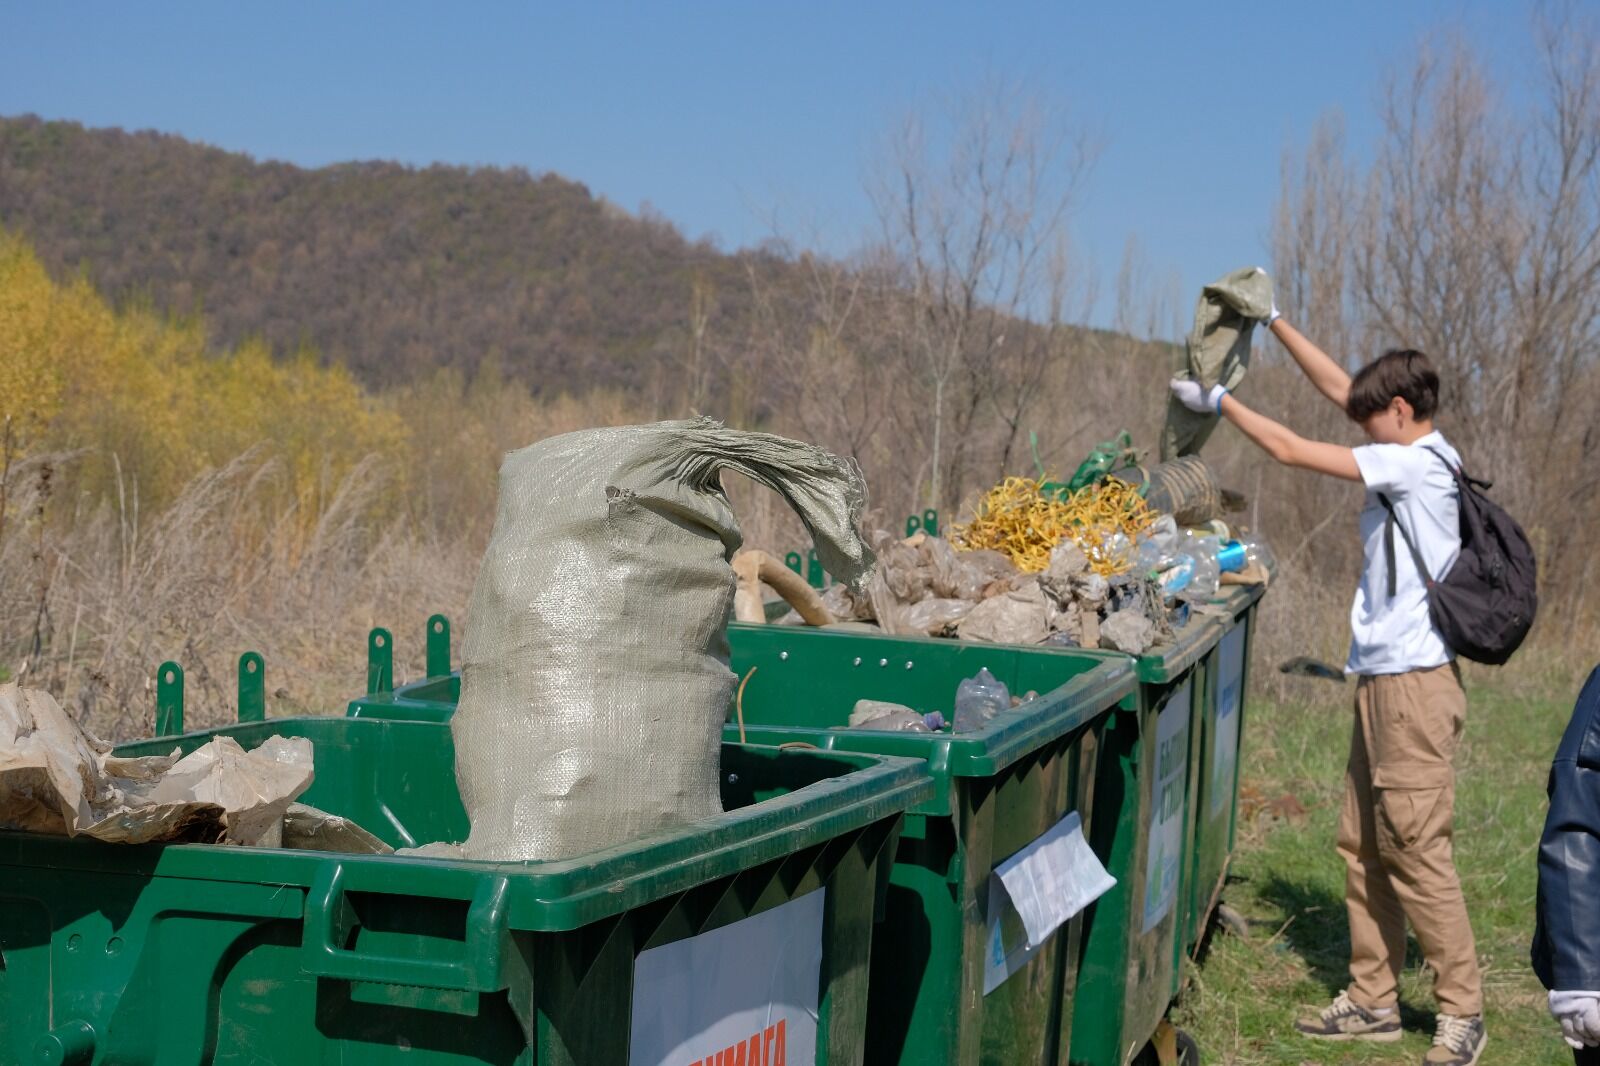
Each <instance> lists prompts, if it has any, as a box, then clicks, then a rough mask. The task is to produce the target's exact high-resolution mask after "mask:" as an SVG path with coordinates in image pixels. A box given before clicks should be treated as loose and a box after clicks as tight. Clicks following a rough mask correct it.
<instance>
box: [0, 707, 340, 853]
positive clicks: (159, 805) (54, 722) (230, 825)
mask: <svg viewBox="0 0 1600 1066" xmlns="http://www.w3.org/2000/svg"><path fill="white" fill-rule="evenodd" d="M311 778H312V748H311V742H310V741H309V740H306V739H304V738H303V737H269V738H268V739H267V740H266V741H265V742H264V743H262V744H261V745H260V746H259V747H257V748H255V749H253V750H251V751H245V750H244V748H242V747H240V745H239V743H238V741H236V740H234V739H233V738H232V737H217V738H216V739H215V740H212V741H211V742H210V743H208V744H205V745H203V746H202V747H199V748H196V749H195V750H194V751H192V752H190V753H189V754H188V755H185V756H183V757H181V758H180V757H179V755H178V749H176V748H174V749H173V752H172V754H171V755H162V756H150V757H145V758H137V759H124V758H118V757H117V756H114V755H112V754H111V749H110V747H109V745H106V744H103V743H101V742H100V741H98V740H96V739H95V738H93V737H92V736H90V735H89V734H88V733H87V732H85V731H84V730H83V728H82V727H80V726H79V725H78V723H77V722H76V721H74V720H73V719H72V717H71V716H70V715H68V714H67V713H66V712H65V711H63V710H62V709H61V707H60V705H59V704H57V703H56V701H55V699H54V698H52V697H51V696H50V694H49V693H47V692H43V691H40V690H38V689H23V688H21V687H19V686H18V685H16V684H15V683H12V684H7V685H0V828H6V829H20V830H24V831H28V832H35V833H49V834H52V835H55V836H68V837H75V836H88V837H93V838H94V839H96V840H104V841H108V842H112V843H123V844H144V843H152V842H157V841H190V842H210V843H216V842H223V843H231V844H255V845H264V846H269V847H272V846H277V845H278V844H279V843H280V842H281V838H282V832H283V819H284V813H285V811H286V810H287V809H288V807H289V804H290V803H292V802H293V801H294V800H295V798H296V797H298V796H299V795H300V794H301V793H302V792H304V791H305V790H306V789H307V788H309V787H310V785H311Z"/></svg>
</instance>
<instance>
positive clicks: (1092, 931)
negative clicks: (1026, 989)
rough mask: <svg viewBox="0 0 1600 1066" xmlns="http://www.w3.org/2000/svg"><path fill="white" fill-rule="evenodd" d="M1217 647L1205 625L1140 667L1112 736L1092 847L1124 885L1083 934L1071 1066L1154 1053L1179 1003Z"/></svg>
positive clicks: (1099, 783) (1095, 911) (1213, 627)
mask: <svg viewBox="0 0 1600 1066" xmlns="http://www.w3.org/2000/svg"><path fill="white" fill-rule="evenodd" d="M1221 636H1222V631H1221V628H1220V626H1218V625H1217V623H1216V621H1215V620H1214V619H1211V618H1208V617H1206V616H1203V615H1196V616H1194V618H1193V620H1192V621H1191V622H1190V623H1189V624H1188V625H1187V626H1185V627H1184V628H1183V629H1181V630H1179V632H1178V634H1177V638H1176V640H1174V641H1173V643H1171V644H1169V645H1163V646H1159V647H1157V648H1154V649H1152V650H1151V651H1150V652H1149V653H1147V654H1145V655H1143V656H1141V657H1140V658H1139V659H1138V672H1139V700H1138V709H1137V710H1136V711H1135V712H1133V713H1128V714H1118V715H1116V716H1114V717H1113V718H1112V720H1111V722H1110V724H1109V726H1108V727H1107V729H1106V731H1105V740H1104V745H1103V749H1102V751H1101V754H1100V773H1099V775H1098V777H1097V780H1096V785H1095V798H1094V811H1095V819H1094V823H1093V830H1092V835H1091V841H1092V843H1093V844H1094V850H1095V852H1096V854H1098V855H1100V856H1101V857H1102V858H1103V859H1105V860H1106V865H1107V867H1108V869H1110V871H1111V873H1112V875H1113V876H1114V877H1116V878H1117V880H1118V882H1119V888H1118V891H1116V892H1112V893H1108V894H1107V895H1106V896H1105V897H1104V898H1102V899H1101V900H1100V901H1099V902H1098V903H1096V904H1095V906H1094V907H1093V908H1092V909H1091V910H1090V912H1089V914H1088V915H1087V917H1086V919H1085V922H1084V934H1083V937H1084V947H1083V960H1082V964H1081V968H1080V970H1079V974H1078V985H1079V993H1078V1003H1077V1012H1078V1014H1079V1016H1081V1017H1086V1018H1093V1019H1095V1024H1093V1025H1078V1026H1075V1027H1074V1028H1073V1034H1072V1056H1071V1061H1072V1062H1073V1063H1074V1064H1083V1066H1122V1064H1123V1063H1126V1062H1128V1061H1130V1060H1131V1059H1132V1058H1133V1057H1134V1056H1135V1055H1137V1054H1138V1053H1139V1052H1140V1050H1141V1049H1143V1048H1144V1047H1145V1045H1146V1044H1147V1043H1148V1042H1149V1041H1150V1038H1151V1037H1152V1035H1153V1034H1154V1033H1155V1031H1156V1028H1157V1026H1159V1025H1160V1023H1161V1020H1162V1018H1163V1017H1164V1016H1165V1014H1166V1012H1167V1008H1168V1007H1169V1006H1170V1005H1171V1004H1172V1001H1173V999H1174V998H1175V997H1176V996H1177V993H1178V981H1179V978H1180V976H1181V971H1180V966H1179V963H1180V958H1181V956H1182V954H1183V949H1184V946H1185V944H1184V941H1185V930H1186V927H1187V924H1188V917H1189V915H1188V899H1189V897H1188V895H1187V893H1186V886H1187V884H1188V880H1189V877H1190V876H1191V874H1192V862H1191V856H1192V849H1193V847H1194V822H1193V819H1192V817H1191V814H1192V812H1193V810H1194V808H1195V792H1196V788H1197V785H1198V778H1199V774H1198V773H1197V772H1196V771H1195V764H1196V763H1197V762H1198V755H1199V750H1200V745H1199V744H1198V743H1197V742H1196V738H1195V734H1196V732H1197V728H1196V720H1197V719H1198V717H1199V714H1200V712H1201V711H1203V710H1204V706H1205V703H1206V699H1205V693H1206V688H1205V685H1206V676H1207V672H1206V669H1205V664H1206V661H1207V658H1208V656H1209V654H1210V653H1211V652H1212V651H1213V650H1214V649H1215V648H1216V646H1217V643H1218V641H1219V640H1220V638H1221Z"/></svg>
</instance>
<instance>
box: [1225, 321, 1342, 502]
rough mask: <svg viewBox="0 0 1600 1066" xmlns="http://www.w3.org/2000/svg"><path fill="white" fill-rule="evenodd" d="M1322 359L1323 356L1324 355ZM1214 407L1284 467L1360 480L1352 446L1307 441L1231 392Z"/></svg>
mask: <svg viewBox="0 0 1600 1066" xmlns="http://www.w3.org/2000/svg"><path fill="white" fill-rule="evenodd" d="M1279 321H1280V322H1281V321H1282V319H1280V320H1279ZM1323 358H1324V359H1326V358H1327V356H1323ZM1346 380H1348V379H1346ZM1217 409H1218V411H1220V412H1221V414H1222V417H1224V418H1226V419H1227V420H1228V421H1229V422H1232V423H1233V424H1234V425H1236V426H1238V427H1239V432H1241V433H1243V434H1244V435H1245V436H1247V437H1249V438H1250V439H1251V440H1253V441H1255V442H1256V444H1258V445H1260V446H1261V448H1262V450H1263V451H1265V452H1266V453H1267V454H1268V455H1270V456H1272V457H1273V458H1274V459H1276V460H1277V461H1278V462H1280V463H1283V464H1284V465H1285V466H1298V467H1301V468H1303V469H1306V470H1313V471H1316V472H1317V473H1319V474H1330V475H1332V476H1333V477H1337V478H1344V479H1345V480H1346V481H1360V480H1361V468H1360V467H1359V466H1357V465H1356V456H1355V451H1354V450H1353V449H1350V448H1346V447H1345V446H1344V445H1342V444H1328V443H1326V442H1324V441H1317V440H1306V439H1305V438H1304V437H1302V436H1300V435H1299V434H1298V433H1295V432H1294V431H1293V430H1291V429H1290V428H1289V427H1288V426H1285V425H1283V424H1282V423H1279V422H1274V421H1273V420H1272V419H1270V418H1268V417H1267V416H1266V415H1263V414H1258V413H1256V412H1255V411H1252V410H1250V408H1248V407H1246V406H1245V405H1244V404H1242V403H1240V402H1239V401H1238V400H1237V399H1235V398H1234V397H1233V394H1232V393H1225V394H1223V396H1222V398H1221V401H1220V403H1219V404H1218V407H1217Z"/></svg>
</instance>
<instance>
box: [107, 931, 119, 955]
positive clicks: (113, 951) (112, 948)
mask: <svg viewBox="0 0 1600 1066" xmlns="http://www.w3.org/2000/svg"><path fill="white" fill-rule="evenodd" d="M106 954H107V955H120V954H122V938H121V937H120V936H114V937H112V938H111V939H110V940H107V941H106Z"/></svg>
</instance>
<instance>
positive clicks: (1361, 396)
mask: <svg viewBox="0 0 1600 1066" xmlns="http://www.w3.org/2000/svg"><path fill="white" fill-rule="evenodd" d="M1396 396H1399V397H1401V398H1403V399H1404V400H1405V401H1406V403H1409V404H1410V405H1411V410H1412V413H1413V414H1414V416H1415V417H1416V419H1417V420H1418V421H1421V420H1422V419H1425V418H1432V417H1433V413H1434V412H1435V411H1436V410H1438V409H1439V375H1438V373H1437V372H1436V371H1435V370H1434V369H1433V363H1431V362H1429V360H1428V357H1427V356H1426V355H1425V354H1423V353H1422V352H1418V351H1414V350H1412V349H1410V348H1391V349H1390V350H1389V351H1387V352H1384V353H1383V354H1382V355H1380V356H1378V358H1376V359H1374V360H1373V361H1372V362H1370V363H1368V364H1367V365H1366V366H1364V367H1362V368H1361V369H1360V370H1358V371H1356V376H1355V377H1353V378H1351V379H1350V395H1349V397H1348V398H1346V400H1345V402H1344V413H1345V414H1347V415H1349V416H1350V420H1351V421H1352V422H1365V421H1366V420H1367V419H1369V418H1371V417H1372V416H1373V415H1375V414H1377V413H1378V412H1379V411H1382V410H1383V409H1384V408H1386V407H1388V406H1389V405H1390V404H1391V403H1393V402H1394V398H1395V397H1396Z"/></svg>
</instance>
